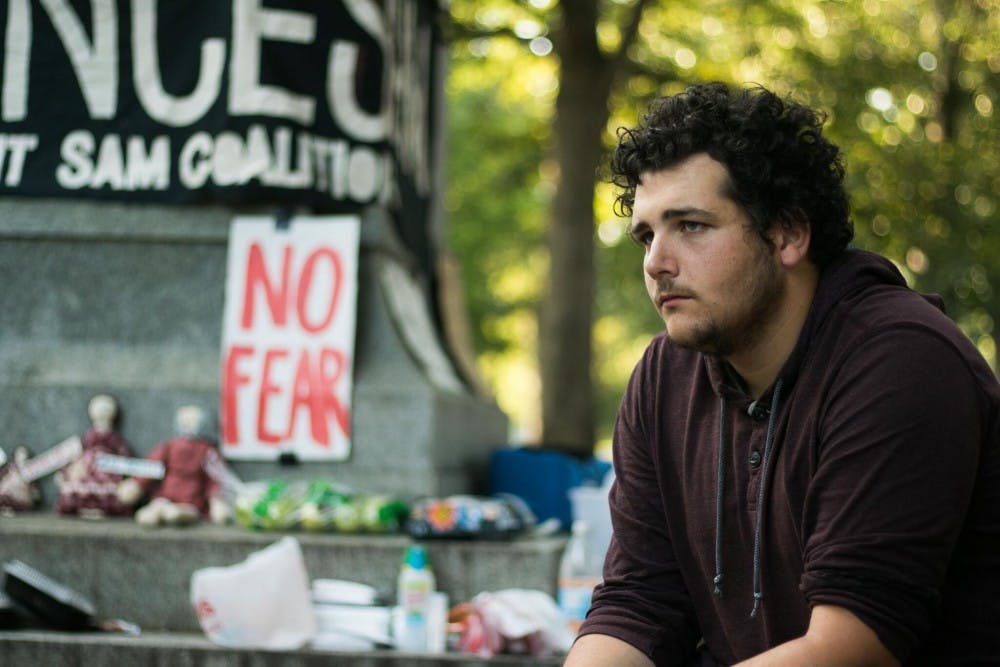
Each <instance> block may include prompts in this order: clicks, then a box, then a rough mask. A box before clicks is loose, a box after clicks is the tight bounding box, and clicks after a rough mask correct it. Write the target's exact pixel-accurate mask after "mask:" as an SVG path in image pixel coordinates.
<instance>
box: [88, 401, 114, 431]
mask: <svg viewBox="0 0 1000 667" xmlns="http://www.w3.org/2000/svg"><path fill="white" fill-rule="evenodd" d="M87 415H88V416H89V417H90V423H91V424H92V425H93V426H94V428H95V429H96V430H98V431H101V432H107V431H110V430H112V428H113V427H114V423H115V417H117V416H118V402H117V401H115V399H114V398H113V397H112V396H109V395H108V394H97V395H96V396H94V397H93V398H91V399H90V402H89V403H88V404H87Z"/></svg>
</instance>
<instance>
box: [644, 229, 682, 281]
mask: <svg viewBox="0 0 1000 667" xmlns="http://www.w3.org/2000/svg"><path fill="white" fill-rule="evenodd" d="M642 268H643V270H644V271H645V272H646V274H647V275H648V276H650V277H651V278H656V277H658V276H661V275H668V276H671V277H673V276H676V275H677V258H676V256H675V254H674V250H673V247H672V244H671V243H670V242H669V241H668V239H667V237H666V235H665V234H656V235H654V236H653V240H652V241H651V242H650V244H649V247H648V248H646V255H645V257H644V258H643V262H642Z"/></svg>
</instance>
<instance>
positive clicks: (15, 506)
mask: <svg viewBox="0 0 1000 667" xmlns="http://www.w3.org/2000/svg"><path fill="white" fill-rule="evenodd" d="M29 456H31V452H29V451H28V448H27V447H24V446H21V447H15V448H14V454H13V456H12V457H11V460H10V461H8V462H7V463H6V464H4V465H3V466H2V467H0V516H13V515H14V514H16V513H17V512H27V511H28V510H32V509H34V508H35V506H36V505H37V504H38V499H39V498H40V497H41V494H40V492H39V490H38V485H37V484H36V483H35V482H27V481H25V480H24V478H23V477H21V466H22V465H23V464H24V462H25V461H27V460H28V457H29Z"/></svg>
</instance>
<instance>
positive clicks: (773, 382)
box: [566, 84, 1000, 667]
mask: <svg viewBox="0 0 1000 667" xmlns="http://www.w3.org/2000/svg"><path fill="white" fill-rule="evenodd" d="M822 121H823V119H822V116H821V115H820V114H818V113H816V112H814V111H812V110H810V109H808V108H806V107H803V106H801V105H798V104H794V103H791V102H787V101H783V100H782V99H780V98H778V97H777V96H775V95H774V94H772V93H771V92H769V91H767V90H764V89H762V88H753V89H749V90H731V89H729V88H727V87H725V86H723V85H721V84H708V85H700V86H695V87H692V88H690V89H688V90H687V91H686V92H684V93H683V94H681V95H678V96H675V97H671V98H667V99H664V100H661V101H659V102H658V103H657V104H655V105H654V106H653V107H652V109H651V111H650V112H649V114H648V115H647V116H646V117H645V119H644V121H643V123H642V124H641V125H640V127H638V128H635V129H633V130H623V131H622V132H620V135H619V145H618V147H617V149H616V151H615V153H614V156H613V159H612V172H613V174H614V177H615V182H616V183H617V184H618V185H620V186H622V188H623V191H622V193H621V194H620V196H619V200H618V204H619V206H620V207H621V209H622V211H623V212H624V213H625V214H626V215H631V218H632V226H631V234H632V236H633V238H634V239H635V240H636V241H638V243H639V244H640V245H641V246H642V247H643V249H644V259H643V271H644V274H645V281H646V288H647V290H648V291H649V296H650V298H651V299H652V301H653V304H654V305H655V307H656V309H657V311H658V312H659V313H660V315H661V317H662V318H663V321H664V323H665V324H666V331H665V332H664V333H662V334H660V335H658V336H657V337H656V338H655V339H654V340H653V341H652V343H651V344H650V346H649V348H648V349H647V351H646V353H645V355H644V357H643V358H642V360H641V361H640V362H639V364H638V366H637V367H636V369H635V371H634V373H633V375H632V378H631V380H630V382H629V385H628V388H627V390H626V393H625V396H624V399H623V401H622V405H621V408H620V410H619V414H618V419H617V421H616V425H615V442H614V464H615V471H616V482H615V485H614V487H613V488H612V490H611V494H610V503H611V512H612V522H613V526H614V536H613V539H612V543H611V547H610V549H609V551H608V555H607V560H606V563H605V568H604V583H603V585H601V586H599V587H598V589H597V590H596V591H595V592H594V597H593V603H592V607H591V610H590V613H589V615H588V617H587V619H586V621H585V622H584V624H583V627H582V628H581V631H580V635H581V636H580V638H579V639H578V640H577V642H576V644H575V645H574V647H573V649H572V650H571V651H570V654H569V657H568V658H567V662H566V665H567V666H572V667H584V666H590V665H610V666H613V667H629V666H631V665H636V666H645V665H671V666H673V665H677V666H678V667H680V666H689V665H705V666H707V665H731V664H734V663H739V664H740V665H793V666H796V667H798V666H802V665H816V666H822V665H838V666H840V665H842V666H848V665H907V666H909V665H959V664H961V665H987V664H990V665H996V664H1000V625H998V623H1000V386H998V384H997V380H996V377H995V376H994V374H993V372H992V371H991V369H990V368H989V367H988V365H987V364H986V363H985V361H984V360H983V359H982V357H981V356H980V355H979V353H978V352H977V351H976V349H975V348H974V347H973V346H972V345H971V344H970V342H969V341H968V339H967V338H966V337H965V336H964V335H963V334H962V333H961V331H959V329H958V328H957V327H956V326H955V325H954V324H953V323H952V322H951V321H949V320H948V319H947V318H946V317H945V315H944V314H943V313H942V312H941V310H940V308H939V306H938V303H937V302H936V301H934V300H931V299H929V298H925V297H924V296H922V295H919V294H917V293H915V292H913V291H911V290H909V289H907V287H906V285H905V282H904V280H903V278H902V276H901V275H900V274H899V272H898V271H897V270H896V269H895V268H894V266H893V265H892V264H891V263H890V262H888V261H887V260H885V259H883V258H881V257H879V256H877V255H873V254H870V253H866V252H862V251H860V250H855V249H847V244H848V243H849V241H850V239H851V238H852V236H853V231H852V227H851V223H850V220H849V217H848V206H847V198H846V196H845V194H844V191H843V166H842V162H841V157H840V152H839V150H838V149H837V147H836V146H834V145H832V144H831V143H830V142H828V141H827V140H826V139H825V138H823V136H822V134H821V128H822Z"/></svg>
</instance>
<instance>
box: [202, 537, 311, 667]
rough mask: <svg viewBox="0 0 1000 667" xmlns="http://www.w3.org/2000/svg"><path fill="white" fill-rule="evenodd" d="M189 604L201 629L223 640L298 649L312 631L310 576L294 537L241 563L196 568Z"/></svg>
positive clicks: (231, 643)
mask: <svg viewBox="0 0 1000 667" xmlns="http://www.w3.org/2000/svg"><path fill="white" fill-rule="evenodd" d="M191 604H192V605H193V606H194V609H195V613H196V614H197V615H198V621H199V623H200V624H201V628H202V630H204V631H205V635H206V636H207V637H208V638H209V639H210V640H211V641H212V642H214V643H216V644H220V645H222V646H233V647H247V648H261V649H271V650H288V649H297V648H300V647H302V646H303V645H304V644H306V643H307V642H309V641H310V640H311V639H312V638H313V637H314V636H315V634H316V616H315V613H314V611H313V608H312V602H311V600H310V587H309V576H308V574H307V573H306V568H305V562H304V561H303V559H302V549H301V548H300V547H299V543H298V540H296V539H295V538H293V537H284V538H282V539H280V540H278V541H277V542H275V543H274V544H272V545H271V546H269V547H266V548H264V549H262V550H260V551H257V552H254V553H252V554H250V556H249V557H248V558H247V559H246V560H245V561H243V562H242V563H237V564H235V565H230V566H228V567H208V568H204V569H201V570H197V571H195V572H194V574H192V575H191Z"/></svg>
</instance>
